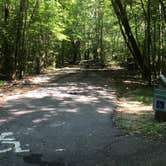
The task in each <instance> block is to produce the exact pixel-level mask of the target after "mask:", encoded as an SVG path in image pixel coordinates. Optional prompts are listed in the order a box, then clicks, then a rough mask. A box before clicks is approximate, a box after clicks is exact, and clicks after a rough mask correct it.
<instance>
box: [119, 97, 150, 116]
mask: <svg viewBox="0 0 166 166" xmlns="http://www.w3.org/2000/svg"><path fill="white" fill-rule="evenodd" d="M119 111H122V112H124V113H128V114H135V115H142V114H146V113H148V112H151V111H152V105H148V106H147V105H144V104H143V103H141V102H138V101H126V100H121V101H120V102H119Z"/></svg>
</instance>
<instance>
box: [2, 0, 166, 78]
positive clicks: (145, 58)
mask: <svg viewBox="0 0 166 166" xmlns="http://www.w3.org/2000/svg"><path fill="white" fill-rule="evenodd" d="M81 60H93V62H94V63H95V64H98V65H100V66H102V67H105V66H106V65H107V64H109V63H110V62H111V61H113V60H114V61H117V62H119V63H120V64H129V63H131V62H132V63H134V65H135V66H136V68H137V69H138V70H139V72H140V73H141V74H142V76H143V77H144V78H145V79H146V80H148V81H151V79H152V78H156V77H157V76H158V75H159V74H160V73H166V67H165V66H166V1H164V0H155V1H153V0H71V1H69V0H0V76H1V77H4V78H5V79H13V78H22V77H23V76H24V74H26V73H36V74H38V73H40V71H41V70H42V68H45V67H48V66H55V67H64V66H68V65H77V64H79V63H80V61H81Z"/></svg>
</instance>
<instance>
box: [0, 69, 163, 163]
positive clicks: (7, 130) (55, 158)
mask: <svg viewBox="0 0 166 166" xmlns="http://www.w3.org/2000/svg"><path fill="white" fill-rule="evenodd" d="M98 72H99V71H98ZM98 72H97V71H84V70H82V71H80V70H76V69H75V70H74V69H73V70H71V69H70V70H69V69H63V70H59V71H58V72H56V73H55V74H54V73H52V74H50V75H45V76H42V77H41V78H39V79H38V80H37V79H36V80H32V82H33V83H34V82H35V81H36V82H35V83H40V86H39V87H38V88H36V89H35V90H31V91H28V92H25V93H24V94H20V95H12V96H9V97H8V98H7V102H6V103H5V104H3V105H1V106H0V166H158V165H160V166H165V165H166V144H165V143H161V142H156V141H150V140H148V139H146V138H143V137H141V136H130V135H128V134H127V133H126V132H125V131H123V130H120V129H118V128H116V127H115V126H114V123H113V120H112V117H113V113H114V111H115V110H116V107H117V105H116V95H115V90H114V89H112V87H111V85H110V82H109V81H107V78H103V77H101V74H98ZM110 77H111V76H110Z"/></svg>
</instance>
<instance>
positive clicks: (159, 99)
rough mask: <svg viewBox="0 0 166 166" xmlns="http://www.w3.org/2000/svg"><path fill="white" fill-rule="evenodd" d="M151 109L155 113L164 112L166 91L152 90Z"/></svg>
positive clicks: (165, 108) (165, 110)
mask: <svg viewBox="0 0 166 166" xmlns="http://www.w3.org/2000/svg"><path fill="white" fill-rule="evenodd" d="M153 108H154V110H155V111H156V112H166V89H155V90H154V102H153Z"/></svg>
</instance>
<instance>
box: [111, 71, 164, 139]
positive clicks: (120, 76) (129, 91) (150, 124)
mask: <svg viewBox="0 0 166 166" xmlns="http://www.w3.org/2000/svg"><path fill="white" fill-rule="evenodd" d="M109 75H110V74H109ZM111 76H112V79H111V80H110V81H111V82H112V83H113V85H114V87H115V89H116V93H117V97H118V101H117V104H118V108H117V110H116V112H115V116H114V122H115V124H116V126H118V127H120V128H122V129H124V130H125V131H126V132H127V133H128V134H131V135H134V134H138V135H143V136H145V137H148V138H150V139H157V140H162V141H164V140H165V138H166V122H159V121H157V120H155V115H154V114H155V113H154V110H153V96H154V88H155V86H149V85H148V84H145V82H144V81H143V80H142V79H140V78H139V77H137V76H135V77H134V75H133V74H132V73H131V72H129V71H128V70H126V69H124V68H120V69H118V70H113V71H112V72H111ZM156 86H157V85H156Z"/></svg>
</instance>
